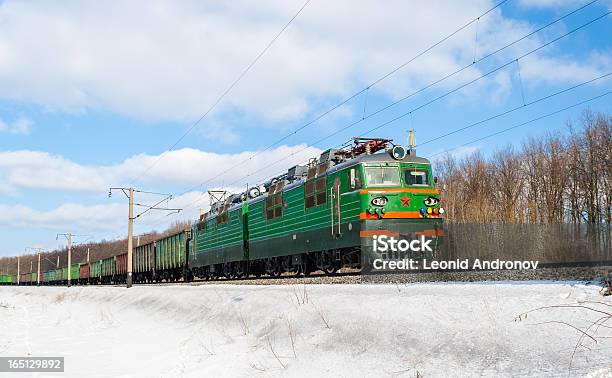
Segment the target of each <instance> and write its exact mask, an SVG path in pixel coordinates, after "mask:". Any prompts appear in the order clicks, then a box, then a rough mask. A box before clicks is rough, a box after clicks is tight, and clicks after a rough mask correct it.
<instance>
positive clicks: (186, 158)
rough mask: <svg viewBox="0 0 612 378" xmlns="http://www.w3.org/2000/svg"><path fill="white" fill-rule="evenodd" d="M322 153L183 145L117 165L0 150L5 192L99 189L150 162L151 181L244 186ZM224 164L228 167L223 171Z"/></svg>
mask: <svg viewBox="0 0 612 378" xmlns="http://www.w3.org/2000/svg"><path fill="white" fill-rule="evenodd" d="M320 153H321V151H320V150H319V149H316V148H314V147H308V146H305V145H296V146H279V147H277V148H274V149H271V150H268V151H261V152H256V151H244V152H241V153H237V154H217V153H212V152H205V151H201V150H197V149H192V148H184V149H180V150H175V151H171V152H169V153H167V154H166V155H164V157H163V159H161V160H159V161H158V159H159V155H145V154H140V155H136V156H132V157H130V158H128V159H126V160H125V161H123V162H122V163H120V164H117V165H109V166H88V165H81V164H78V163H75V162H73V161H71V160H68V159H66V158H64V157H62V156H59V155H51V154H49V153H46V152H40V151H27V150H24V151H7V152H0V192H7V193H8V192H11V191H12V192H14V191H15V190H16V189H19V188H27V189H44V190H60V191H72V192H84V193H98V194H100V193H104V192H106V191H107V190H108V188H109V187H110V186H117V185H126V184H128V183H129V182H130V181H131V180H132V179H134V178H136V177H139V175H140V174H141V173H143V172H144V171H145V170H146V169H147V168H149V167H151V166H153V168H152V169H150V170H149V171H147V172H146V174H145V175H144V176H142V177H139V181H140V182H142V183H144V184H145V185H146V186H148V187H157V188H172V189H175V188H177V187H179V188H180V187H186V186H195V185H197V184H200V183H203V182H206V184H205V185H204V187H203V188H204V189H205V188H208V187H213V186H236V185H238V186H239V185H242V184H243V183H246V182H251V183H253V182H259V181H262V180H264V179H266V178H268V177H270V176H273V175H276V174H279V173H280V172H282V171H284V170H286V169H288V168H289V167H291V166H292V165H295V164H302V163H305V162H307V161H308V159H309V158H311V157H317V156H318V155H319V154H320ZM253 155H255V157H253V158H252V159H250V158H251V156H253ZM243 162H244V163H243ZM268 166H269V167H268ZM232 167H234V168H232ZM230 168H232V169H230ZM225 170H229V172H227V173H226V174H223V175H220V173H221V172H223V171H225ZM217 176H218V177H217ZM247 176H248V177H247Z"/></svg>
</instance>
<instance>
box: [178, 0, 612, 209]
mask: <svg viewBox="0 0 612 378" xmlns="http://www.w3.org/2000/svg"><path fill="white" fill-rule="evenodd" d="M596 1H597V0H595V1H591V2H590V3H587V4H585V5H583V6H581V7H580V8H577V9H576V10H574V11H572V12H570V13H568V14H566V15H564V16H562V17H560V18H558V19H556V20H553V21H551V22H550V23H548V24H546V25H544V26H542V27H540V28H538V29H536V30H535V31H533V32H531V33H529V34H527V35H525V36H523V37H521V38H519V39H518V40H516V41H514V42H511V43H509V44H507V45H505V46H504V47H502V48H500V49H498V50H496V51H494V52H492V53H490V54H487V55H486V56H484V57H482V58H480V59H479V60H477V61H476V63H478V62H480V61H482V60H483V59H486V58H488V57H490V56H492V55H493V54H496V53H499V52H500V51H502V50H504V49H505V48H507V47H509V46H512V45H514V44H516V43H517V42H519V41H521V40H524V39H525V38H528V37H529V36H531V35H533V34H535V33H537V32H539V31H541V30H543V29H545V28H547V27H549V26H551V25H553V24H554V23H556V22H558V21H560V20H562V19H564V18H566V17H568V16H569V15H571V14H574V13H575V12H577V11H579V10H581V9H583V8H584V7H586V6H589V5H591V4H593V3H595V2H596ZM610 13H612V11H608V12H606V13H604V14H602V15H600V16H598V17H596V18H594V19H591V20H590V21H588V22H586V23H584V24H582V25H580V26H578V27H576V28H574V29H572V30H570V31H568V32H566V33H564V34H563V35H561V36H558V37H556V38H554V39H553V40H551V41H549V42H546V43H544V44H542V45H540V46H539V47H536V48H534V49H532V50H530V51H528V52H527V53H524V54H522V55H520V56H518V57H517V58H514V59H512V60H510V61H508V62H507V63H505V64H502V65H501V66H498V67H497V68H495V69H493V70H491V71H488V72H486V73H485V74H483V75H481V76H479V77H477V78H475V79H473V80H471V81H469V82H467V83H464V84H462V85H460V86H458V87H456V88H454V89H452V90H450V91H448V92H445V93H443V94H441V95H440V96H438V97H436V98H434V99H432V100H430V101H428V102H426V103H424V104H421V105H419V106H417V107H415V108H413V109H411V110H410V111H408V112H405V113H403V114H401V115H399V116H397V117H395V118H393V119H391V120H389V121H386V122H384V123H382V124H380V125H378V126H376V127H374V128H372V129H370V130H368V131H367V132H366V134H367V133H370V132H372V131H375V130H378V129H380V128H382V127H384V126H387V125H389V124H391V123H393V122H396V121H398V120H399V119H401V118H404V117H405V116H407V115H410V114H412V113H413V112H415V111H417V110H420V109H422V108H424V107H426V106H428V105H430V104H432V103H434V102H436V101H439V100H440V99H443V98H445V97H448V96H449V95H451V94H453V93H456V92H458V91H459V90H461V89H463V88H465V87H467V86H469V85H471V84H473V83H475V82H477V81H479V80H481V79H483V78H485V77H487V76H490V75H491V74H493V73H495V72H497V71H499V70H501V69H503V68H505V67H507V66H509V65H511V64H515V62H516V61H518V60H520V59H523V58H525V57H527V56H529V55H531V54H534V53H536V52H537V51H540V50H541V49H543V48H545V47H548V46H550V45H551V44H553V43H556V42H557V41H559V40H561V39H563V38H565V37H567V36H569V35H571V34H573V33H575V32H577V31H579V30H581V29H583V28H585V27H587V26H589V25H591V24H592V23H594V22H596V21H598V20H600V19H602V18H604V17H606V16H608V15H609V14H610ZM473 64H474V63H471V64H469V65H467V66H465V67H463V68H461V69H459V70H457V71H455V72H454V73H451V74H449V75H447V76H445V77H444V78H442V79H440V80H437V81H435V82H433V83H431V84H429V85H427V86H426V87H424V88H425V89H426V88H429V87H431V86H433V85H435V84H437V83H439V82H441V81H443V80H445V79H447V78H449V77H451V76H453V75H455V74H457V73H458V72H461V71H462V70H465V69H467V68H468V67H471V66H473ZM607 76H608V75H604V76H603V77H607ZM603 77H600V78H596V79H593V80H591V81H589V82H592V81H595V80H599V79H601V78H603ZM587 83H588V82H585V83H582V84H581V85H585V84H587ZM578 86H580V85H578ZM578 86H575V87H578ZM575 87H572V88H569V89H567V90H565V91H561V92H558V93H556V94H554V95H558V94H561V93H564V92H566V91H568V90H571V89H574V88H575ZM423 90H424V89H420V90H418V91H416V92H414V93H413V94H410V95H408V96H406V97H404V98H402V99H399V100H398V101H395V102H394V103H392V104H391V105H387V106H386V107H384V108H382V109H379V110H377V111H375V112H374V113H372V114H370V115H368V116H367V117H365V119H367V118H369V117H371V116H372V115H373V114H378V113H380V112H381V111H383V110H386V109H388V108H390V107H391V106H393V105H395V104H397V103H399V102H401V101H403V100H405V99H406V98H408V97H411V96H413V95H414V94H416V93H419V92H422V91H423ZM550 97H552V95H551V96H548V98H550ZM543 100H544V98H543V99H540V100H539V101H543ZM539 101H536V102H539ZM536 102H532V104H534V103H536ZM523 107H524V106H522V107H521V108H523ZM514 110H517V109H514ZM504 113H505V114H507V113H509V112H504ZM502 115H503V114H502ZM499 116H501V115H499ZM499 116H498V117H499ZM362 121H363V120H362V119H361V120H358V121H356V122H353V123H351V124H349V125H347V126H345V127H343V128H341V129H339V130H337V131H335V132H333V133H331V134H328V135H327V136H325V137H323V138H320V139H319V140H317V141H316V142H314V143H312V144H311V145H307V146H305V147H304V148H302V149H300V150H298V151H294V152H293V153H291V154H290V155H289V156H283V157H282V158H281V159H279V160H276V161H274V162H272V163H270V164H267V165H265V166H263V167H261V168H260V169H258V170H256V171H254V172H251V173H250V174H248V175H246V176H244V177H242V178H240V179H238V180H236V181H234V182H232V183H230V184H228V185H229V186H231V185H233V184H234V183H237V182H240V181H242V180H244V179H246V178H248V177H250V176H252V175H254V174H256V173H258V172H261V171H262V170H264V169H266V168H269V167H271V166H273V165H276V164H278V163H280V162H282V161H285V160H286V159H287V157H291V156H295V155H296V154H298V153H300V152H303V151H305V150H306V149H308V148H310V147H312V146H315V145H318V144H319V143H321V142H323V141H325V140H327V139H329V138H331V137H333V136H335V135H337V134H339V133H341V132H343V131H346V130H347V129H349V128H351V127H353V126H355V125H356V124H358V123H360V122H362ZM483 122H484V121H483ZM480 123H482V122H480ZM227 171H229V169H228V170H226V171H225V172H227ZM216 177H219V176H216ZM216 177H215V178H216ZM212 179H214V178H211V179H209V180H207V181H205V182H203V183H202V184H200V185H198V186H196V187H194V188H192V189H190V190H187V191H185V192H183V193H181V194H180V195H183V194H186V193H188V192H189V191H192V190H193V189H195V188H198V187H200V186H202V185H204V184H206V183H207V182H210V181H211V180H212ZM180 195H179V196H180ZM199 201H200V199H198V200H196V201H192V202H191V203H189V204H188V205H186V206H185V207H184V208H188V207H191V206H192V205H193V204H194V203H197V202H199Z"/></svg>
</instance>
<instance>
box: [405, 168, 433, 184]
mask: <svg viewBox="0 0 612 378" xmlns="http://www.w3.org/2000/svg"><path fill="white" fill-rule="evenodd" d="M404 181H406V185H429V183H428V181H427V171H424V170H421V169H406V170H405V171H404Z"/></svg>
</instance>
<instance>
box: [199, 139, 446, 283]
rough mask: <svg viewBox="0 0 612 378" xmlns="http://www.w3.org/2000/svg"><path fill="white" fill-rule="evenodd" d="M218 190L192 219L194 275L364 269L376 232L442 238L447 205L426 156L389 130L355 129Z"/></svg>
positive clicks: (326, 271) (333, 271)
mask: <svg viewBox="0 0 612 378" xmlns="http://www.w3.org/2000/svg"><path fill="white" fill-rule="evenodd" d="M216 194H217V196H216V198H217V199H218V200H217V201H215V202H214V203H212V204H211V209H210V211H209V212H207V213H206V214H203V215H202V216H200V219H199V220H198V221H197V222H196V223H194V225H193V229H192V231H191V237H192V239H191V248H190V253H189V268H190V270H191V273H192V274H193V275H195V276H196V277H200V278H217V277H221V276H225V277H228V278H229V277H232V278H238V277H245V276H247V275H255V276H260V275H263V274H268V275H271V276H279V275H281V274H282V273H284V272H295V273H302V274H305V275H308V274H309V273H310V272H313V271H315V270H321V271H323V272H325V273H327V274H334V273H335V272H336V271H337V270H338V269H340V268H343V267H350V268H360V267H361V266H362V256H363V255H364V253H363V252H365V251H366V250H371V247H372V240H373V237H374V236H380V235H385V236H398V237H399V236H404V237H413V238H414V237H426V238H428V239H429V240H432V241H434V245H439V241H440V238H441V236H442V219H443V214H444V210H443V208H441V207H440V193H439V190H438V189H437V188H436V180H435V178H434V177H433V175H432V169H431V164H430V162H429V161H428V160H427V159H424V158H421V157H417V156H416V155H415V153H414V150H413V149H412V148H409V149H408V150H407V151H406V150H405V149H404V148H403V147H402V146H399V145H398V146H395V145H393V144H392V140H390V139H364V138H355V139H354V143H353V145H350V146H347V147H345V148H342V149H330V150H327V151H325V152H323V153H322V154H321V156H320V157H319V158H318V159H312V160H311V162H310V163H309V164H308V165H306V166H300V165H298V166H294V167H292V168H290V169H289V170H288V172H287V173H286V174H284V175H282V176H280V177H276V178H273V179H272V180H270V181H268V182H267V183H266V184H264V185H263V188H260V187H253V188H250V189H249V190H247V191H245V192H244V193H241V194H234V195H231V196H229V197H226V196H225V195H224V193H221V195H219V193H216Z"/></svg>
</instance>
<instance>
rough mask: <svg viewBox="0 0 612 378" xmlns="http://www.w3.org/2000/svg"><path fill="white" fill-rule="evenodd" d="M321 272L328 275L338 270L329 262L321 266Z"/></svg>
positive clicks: (332, 274)
mask: <svg viewBox="0 0 612 378" xmlns="http://www.w3.org/2000/svg"><path fill="white" fill-rule="evenodd" d="M323 272H324V273H325V274H326V275H328V276H334V275H335V274H336V273H337V272H338V267H337V266H336V265H333V264H330V265H327V266H326V267H324V268H323Z"/></svg>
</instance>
